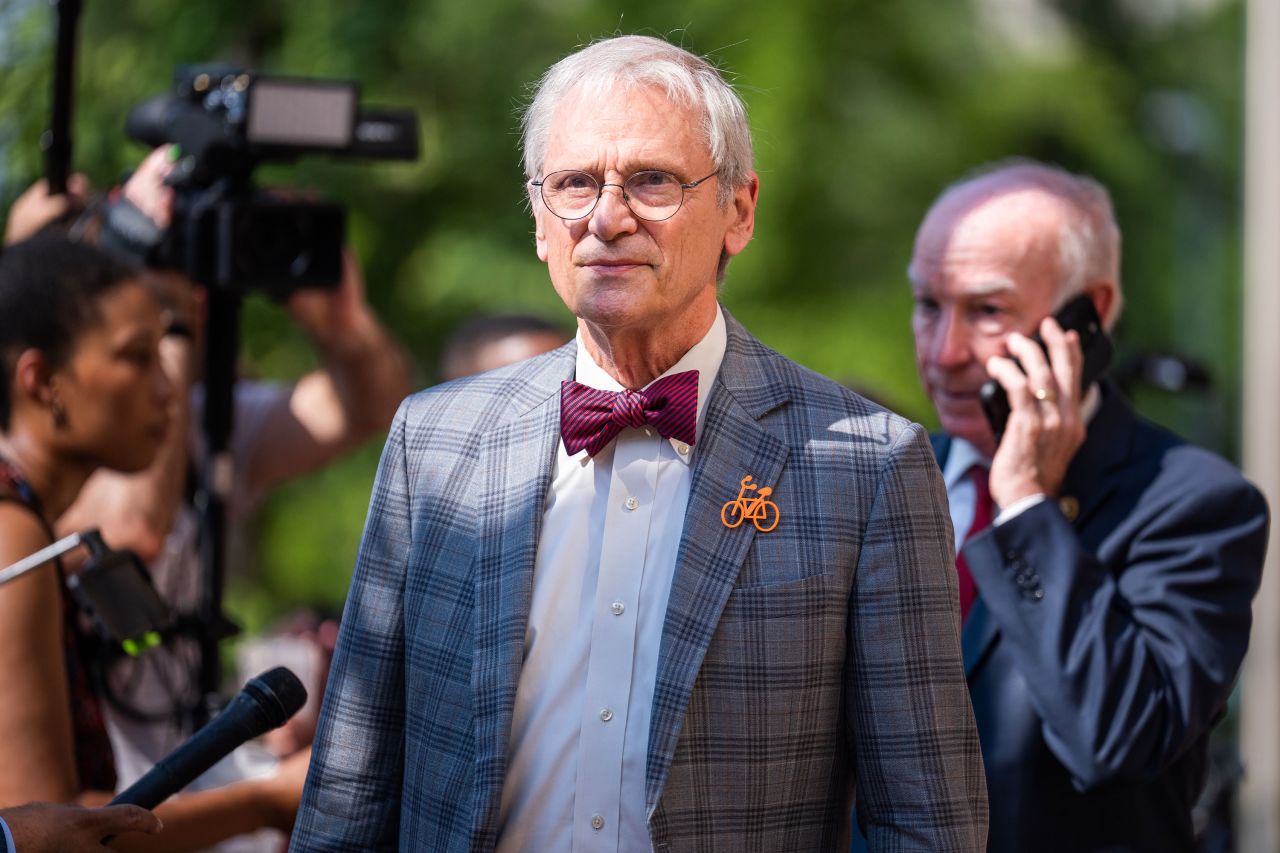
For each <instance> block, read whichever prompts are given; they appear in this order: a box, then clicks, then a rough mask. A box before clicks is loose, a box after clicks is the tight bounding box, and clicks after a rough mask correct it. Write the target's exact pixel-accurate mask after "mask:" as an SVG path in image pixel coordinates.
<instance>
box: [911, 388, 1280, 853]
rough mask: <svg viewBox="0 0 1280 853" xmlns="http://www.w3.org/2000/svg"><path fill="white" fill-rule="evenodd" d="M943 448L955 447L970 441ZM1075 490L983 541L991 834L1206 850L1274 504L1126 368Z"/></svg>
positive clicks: (975, 621)
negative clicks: (1138, 411)
mask: <svg viewBox="0 0 1280 853" xmlns="http://www.w3.org/2000/svg"><path fill="white" fill-rule="evenodd" d="M934 448H935V451H936V452H937V454H938V458H939V461H940V463H941V464H944V465H945V463H946V458H947V454H948V452H949V450H950V439H949V438H948V437H946V436H940V437H937V438H936V439H935V442H934ZM1061 495H1062V498H1061V499H1060V500H1057V501H1052V500H1048V501H1045V502H1044V503H1041V504H1039V505H1038V506H1035V507H1032V508H1031V509H1029V510H1027V511H1026V512H1024V513H1022V514H1021V515H1018V516H1016V517H1014V518H1012V519H1009V520H1008V521H1006V522H1005V523H1002V524H1001V525H1000V526H999V527H994V528H990V529H988V530H987V531H986V532H984V533H982V534H979V535H977V536H975V537H974V538H973V539H971V540H970V541H969V542H967V543H966V544H965V546H964V549H963V550H964V555H965V558H966V560H967V562H968V565H969V568H970V570H971V571H972V572H973V575H974V579H975V581H976V582H977V585H978V590H979V598H978V600H977V602H976V603H975V605H974V608H973V610H972V611H971V612H970V614H969V617H968V619H967V620H966V621H965V624H964V628H963V634H962V642H963V651H964V662H965V674H966V676H967V678H968V682H969V692H970V696H971V698H972V700H973V708H974V714H975V716H976V718H977V722H978V735H979V738H980V740H981V742H982V757H983V762H984V764H985V766H986V773H987V784H988V799H989V802H990V808H991V826H990V832H989V834H988V839H989V840H988V849H989V850H991V851H997V853H1049V851H1070V853H1083V851H1148V850H1149V851H1161V853H1172V851H1183V850H1192V849H1193V833H1192V826H1191V809H1192V806H1193V805H1194V804H1195V801H1196V798H1197V796H1198V795H1199V793H1200V791H1201V789H1202V788H1203V786H1204V782H1205V772H1206V765H1207V748H1208V737H1209V731H1210V729H1211V728H1212V727H1213V725H1214V723H1215V722H1216V721H1217V720H1218V719H1219V718H1220V717H1221V716H1222V713H1223V711H1224V708H1225V706H1226V701H1227V696H1228V694H1229V693H1230V691H1231V688H1232V685H1233V684H1234V683H1235V679H1236V675H1237V673H1238V671H1239V668H1240V662H1241V659H1242V658H1243V657H1244V653H1245V648H1246V646H1247V644H1248V639H1249V626H1250V622H1251V617H1250V604H1251V601H1252V598H1253V595H1254V593H1255V592H1256V591H1257V588H1258V583H1259V581H1260V578H1261V571H1262V561H1263V554H1264V551H1265V547H1266V529H1267V507H1266V503H1265V501H1264V500H1263V498H1262V496H1261V495H1260V494H1259V493H1258V491H1257V490H1256V489H1255V488H1254V487H1253V486H1251V485H1250V484H1249V483H1248V482H1247V481H1245V480H1244V478H1243V477H1241V476H1240V474H1239V472H1237V471H1236V469H1235V468H1233V467H1232V466H1231V465H1229V464H1227V463H1226V462H1225V461H1223V460H1222V459H1220V458H1218V457H1217V456H1215V455H1213V454H1211V453H1208V452H1206V451H1204V450H1201V449H1199V448H1196V447H1193V446H1191V445H1188V444H1186V443H1184V442H1182V441H1181V440H1180V439H1178V438H1177V437H1176V436H1174V435H1172V434H1171V433H1169V432H1167V431H1165V430H1163V429H1160V428H1158V427H1156V426H1154V425H1152V424H1150V423H1148V422H1146V421H1143V420H1141V419H1139V418H1137V417H1136V416H1135V415H1134V413H1133V411H1132V410H1131V409H1130V408H1129V406H1128V404H1127V403H1126V402H1125V401H1124V400H1123V399H1122V398H1121V397H1120V395H1119V393H1118V392H1117V391H1116V390H1115V389H1114V387H1111V386H1104V388H1103V397H1102V402H1101V406H1100V408H1099V410H1098V412H1097V413H1096V415H1095V416H1094V418H1093V419H1092V420H1091V421H1090V424H1089V429H1088V435H1087V437H1086V439H1085V443H1084V445H1083V446H1082V447H1081V449H1080V451H1079V452H1078V453H1077V454H1076V457H1075V458H1074V459H1073V460H1072V463H1071V466H1070V468H1069V470H1068V472H1067V476H1066V480H1065V481H1064V483H1063V486H1062V489H1061ZM1068 516H1072V517H1071V518H1068Z"/></svg>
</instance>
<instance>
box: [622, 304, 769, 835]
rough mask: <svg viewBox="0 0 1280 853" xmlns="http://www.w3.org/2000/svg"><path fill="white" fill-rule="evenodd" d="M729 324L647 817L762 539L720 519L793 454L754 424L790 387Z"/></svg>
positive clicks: (685, 537) (668, 633)
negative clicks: (724, 617)
mask: <svg viewBox="0 0 1280 853" xmlns="http://www.w3.org/2000/svg"><path fill="white" fill-rule="evenodd" d="M725 320H726V323H727V326H728V342H727V345H726V350H725V357H724V361H723V362H722V364H721V366H720V373H719V375H718V376H717V377H716V382H715V384H714V385H713V386H712V390H711V396H710V399H709V400H708V402H707V411H706V416H705V425H704V427H703V431H702V436H701V438H700V439H699V442H698V446H697V450H696V451H695V458H694V462H693V472H692V473H693V482H692V485H691V487H690V493H689V506H688V509H687V511H686V513H685V523H684V532H683V534H682V535H681V539H680V549H679V553H678V555H677V558H676V568H675V577H674V579H673V584H672V588H671V597H670V599H669V601H668V604H667V615H666V621H665V623H664V626H663V631H662V645H661V648H660V650H659V654H658V676H657V683H656V685H655V687H654V696H653V716H652V720H651V723H650V728H649V757H648V764H647V767H646V778H645V782H646V801H647V805H648V808H649V811H650V812H651V813H652V811H653V808H654V807H655V805H656V804H657V801H658V796H659V793H660V792H661V790H662V786H663V783H664V782H665V781H666V777H667V771H668V770H669V769H670V766H671V759H672V756H673V755H674V754H675V747H676V741H677V738H678V736H679V734H680V728H681V725H682V723H683V721H684V716H685V709H686V707H687V706H688V702H689V695H690V693H691V692H692V691H693V685H694V681H695V680H696V678H697V675H698V669H699V667H700V666H701V663H702V658H703V656H704V655H705V653H706V650H707V646H708V645H709V644H710V642H711V638H712V636H713V635H714V634H715V630H716V625H717V624H718V623H719V621H720V613H721V611H723V610H724V606H725V603H726V602H727V601H728V599H729V594H730V592H732V590H733V586H734V582H735V581H736V579H737V577H738V572H739V570H740V569H741V567H742V563H743V561H744V560H745V559H746V555H747V549H748V548H749V547H750V546H751V542H752V541H753V539H754V538H755V535H756V530H755V527H754V526H753V525H751V524H742V525H740V526H738V527H736V528H733V529H730V528H728V527H726V526H725V525H724V524H723V523H722V522H721V519H720V511H721V509H722V508H723V507H724V504H725V502H726V501H729V500H732V499H733V498H735V497H737V495H738V489H739V484H740V483H741V481H742V478H743V477H745V476H747V475H748V474H750V475H751V476H752V477H753V478H754V480H755V482H756V483H758V484H760V485H761V486H766V485H773V484H774V483H776V482H777V481H778V478H779V476H780V475H781V473H782V467H783V464H784V462H785V461H786V458H787V453H788V450H787V447H786V445H785V444H784V443H783V442H782V441H781V440H779V439H778V438H775V437H774V436H773V435H771V434H770V433H768V432H767V431H765V429H764V428H763V427H762V426H761V425H760V424H759V423H758V419H759V418H761V417H763V416H764V415H765V414H766V413H767V412H769V411H772V410H773V409H776V408H778V407H779V406H781V405H784V404H786V403H787V402H788V399H789V397H788V389H787V386H786V385H785V383H783V382H782V380H781V378H780V377H778V376H777V375H776V374H775V373H774V372H773V371H772V370H771V369H770V368H771V363H770V362H771V358H772V356H771V355H770V354H769V353H768V351H767V350H765V349H764V348H763V347H762V346H761V345H760V344H759V343H758V342H757V341H755V339H754V338H752V337H751V336H750V335H749V334H747V332H746V331H745V330H744V329H743V328H742V326H741V325H739V324H738V322H737V321H736V320H734V319H733V317H731V316H730V315H729V313H728V312H727V311H726V312H725ZM782 523H783V524H785V523H786V519H785V518H784V519H783V521H782Z"/></svg>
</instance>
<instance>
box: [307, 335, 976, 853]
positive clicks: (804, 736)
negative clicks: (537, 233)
mask: <svg viewBox="0 0 1280 853" xmlns="http://www.w3.org/2000/svg"><path fill="white" fill-rule="evenodd" d="M726 318H727V319H728V346H727V350H726V353H725V358H724V362H723V365H722V367H721V370H720V374H719V377H718V378H717V380H716V383H715V385H714V387H713V390H712V392H711V396H710V400H709V401H708V405H707V411H706V423H705V426H704V430H703V435H702V438H701V439H700V443H699V445H698V448H697V452H696V457H695V460H694V467H693V472H692V473H693V483H692V491H691V494H690V498H689V507H688V513H687V517H686V521H685V528H684V534H683V537H682V541H681V543H680V550H679V557H678V559H677V565H676V570H675V578H674V585H673V588H672V591H671V598H670V602H669V604H668V608H667V615H666V622H665V626H664V629H663V635H662V644H661V649H660V663H659V668H658V680H657V685H656V691H655V696H654V707H653V720H652V725H651V728H650V733H649V760H648V766H647V800H648V807H649V809H650V819H649V826H650V834H651V838H652V841H653V845H654V849H655V850H656V851H659V853H662V851H695V850H696V851H711V850H732V851H743V850H747V851H799V850H841V849H847V846H848V841H849V813H850V807H851V805H852V801H853V798H854V794H855V790H856V794H857V801H858V813H859V815H860V819H861V820H862V821H863V823H864V828H865V831H866V832H867V833H868V836H869V838H870V842H871V848H872V849H873V850H972V851H977V850H981V849H984V848H985V840H986V821H987V803H986V788H985V782H984V778H983V770H982V759H981V755H980V751H979V745H978V738H977V734H976V732H975V728H974V722H973V713H972V709H971V707H970V705H969V697H968V691H967V689H966V687H965V681H964V673H963V669H962V664H961V656H960V642H959V627H958V615H957V614H958V608H957V604H956V582H955V570H954V562H953V556H952V547H953V546H952V541H953V540H952V534H951V522H950V518H949V516H948V513H947V509H946V497H945V493H944V491H943V487H942V483H941V478H940V476H939V474H938V467H937V464H936V463H935V462H934V457H933V452H932V450H931V449H930V445H929V441H928V438H927V436H926V435H925V433H924V431H923V430H922V429H921V428H920V427H919V426H917V425H914V424H910V423H908V422H906V421H904V420H902V419H901V418H898V417H896V416H895V415H892V414H890V413H888V412H886V411H884V410H883V409H880V408H878V407H876V406H874V405H872V404H871V403H868V402H867V401H866V400H864V399H862V398H861V397H858V396H857V395H855V394H853V393H851V392H849V391H847V390H845V389H843V388H841V387H840V386H838V385H836V384H835V383H833V382H831V381H830V380H828V379H825V378H823V377H821V376H818V375H817V374H815V373H812V372H810V371H808V370H806V369H804V368H802V367H800V366H799V365H796V364H795V363H793V362H791V361H788V360H787V359H785V358H783V357H782V356H780V355H778V354H777V353H775V352H773V351H771V350H769V349H767V348H765V347H764V346H763V345H762V344H760V343H759V342H758V341H757V340H755V339H754V338H753V337H751V336H750V335H749V334H748V333H747V332H746V331H745V330H744V329H743V328H742V326H741V325H739V324H738V323H737V322H736V321H734V320H733V319H732V318H731V317H727V315H726ZM574 366H575V349H574V345H573V344H569V345H567V346H565V347H563V348H561V349H559V350H556V351H555V352H552V353H549V354H547V355H545V356H540V357H538V358H535V359H532V360H530V361H527V362H523V363H521V364H518V365H515V366H513V367H510V368H504V369H502V370H498V371H494V372H491V373H488V374H484V375H481V376H478V377H472V378H469V379H464V380H459V381H457V382H453V383H449V384H446V385H442V386H438V387H435V388H431V389H428V390H426V391H423V392H421V393H419V394H416V395H414V396H412V397H410V398H409V399H408V400H406V401H405V403H404V404H403V405H402V406H401V409H400V412H399V414H398V415H397V417H396V420H395V422H394V424H393V425H392V428H391V434H390V437H389V439H388V441H387V445H386V448H385V450H384V451H383V456H382V462H381V465H380V467H379V471H378V476H377V480H376V483H375V485H374V489H373V497H372V501H371V503H370V508H369V517H368V521H367V524H366V527H365V532H364V537H363V540H362V542H361V545H360V552H359V557H358V559H357V562H356V569H355V576H354V578H353V579H352V584H351V592H350V596H349V598H348V601H347V607H346V613H345V615H344V617H343V623H342V631H341V637H340V640H339V643H338V649H337V653H336V655H335V658H334V662H333V669H332V673H331V675H330V680H329V687H328V692H327V693H326V696H325V701H324V706H323V711H322V713H321V716H320V724H319V732H318V734H317V736H316V744H315V752H314V754H313V756H312V759H311V770H310V774H309V776H308V778H307V785H306V789H305V791H304V794H303V799H302V807H301V810H300V812H299V815H298V819H297V825H296V829H295V833H294V837H293V846H292V848H291V849H292V850H294V851H320V850H325V851H355V850H361V851H363V850H388V849H395V848H396V847H397V846H398V847H399V849H401V850H414V851H417V850H430V851H437V850H439V851H482V850H491V849H493V847H494V845H495V843H496V840H497V835H498V829H499V827H498V807H499V801H500V796H501V792H502V785H503V774H504V771H505V767H506V760H507V737H508V733H509V731H510V728H511V717H512V712H513V707H514V704H515V693H516V682H517V680H518V675H519V672H520V666H521V660H522V655H523V646H524V640H525V625H526V621H527V617H528V611H529V601H530V596H531V590H532V584H533V568H534V558H535V556H536V553H537V543H538V531H539V524H540V522H541V519H542V512H543V504H544V500H545V497H546V494H547V490H548V486H549V483H550V478H551V474H552V467H553V460H554V454H555V450H556V442H557V441H559V414H560V412H559V408H560V402H559V401H560V395H559V392H560V383H561V381H562V380H564V379H569V378H572V376H573V372H574ZM747 474H750V475H752V476H753V477H754V478H755V481H756V482H757V483H759V484H761V485H762V486H763V485H772V486H773V487H774V495H773V499H774V500H775V501H776V503H777V504H778V505H779V507H780V510H781V522H780V523H779V524H778V526H777V528H776V529H775V530H773V531H772V532H770V533H759V532H757V531H756V530H755V528H754V527H753V526H752V525H750V524H743V525H741V526H739V527H737V528H734V529H729V528H727V527H725V526H724V525H723V524H722V522H721V519H720V510H721V507H722V506H723V505H724V503H725V501H728V500H731V499H733V498H735V497H736V496H737V494H738V488H739V482H740V481H741V480H742V478H743V477H744V476H746V475H747Z"/></svg>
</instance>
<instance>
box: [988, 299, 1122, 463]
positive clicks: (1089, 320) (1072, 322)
mask: <svg viewBox="0 0 1280 853" xmlns="http://www.w3.org/2000/svg"><path fill="white" fill-rule="evenodd" d="M1053 318H1054V320H1056V321H1057V323H1058V325H1059V326H1061V327H1062V330H1063V331H1064V332H1071V331H1074V332H1075V333H1076V334H1078V335H1079V336H1080V349H1081V351H1082V353H1083V355H1084V367H1083V369H1082V370H1081V372H1080V388H1079V390H1080V392H1081V393H1083V392H1084V390H1085V389H1087V388H1088V387H1089V386H1090V385H1092V384H1093V383H1094V382H1097V381H1098V379H1100V378H1101V377H1102V374H1103V373H1105V372H1106V369H1107V367H1108V366H1110V364H1111V358H1112V355H1113V354H1114V352H1115V347H1114V345H1113V344H1112V343H1111V338H1110V337H1109V336H1108V335H1107V333H1106V331H1105V330H1104V329H1103V328H1102V320H1101V318H1099V317H1098V311H1097V309H1096V308H1094V306H1093V300H1092V299H1090V298H1089V296H1088V294H1084V293H1082V294H1080V295H1079V296H1077V297H1075V298H1074V299H1072V300H1071V301H1070V302H1068V303H1067V304H1066V305H1064V306H1062V308H1061V309H1060V310H1059V311H1058V313H1056V314H1054V315H1053ZM1031 340H1033V341H1035V342H1036V343H1037V344H1039V345H1040V348H1041V349H1042V350H1044V353H1045V356H1046V357H1048V355H1049V350H1048V348H1047V347H1046V346H1045V343H1044V341H1043V340H1041V338H1040V333H1039V332H1036V333H1035V334H1034V335H1032V336H1031ZM1015 361H1016V359H1015ZM1019 366H1020V365H1019ZM979 396H980V398H981V400H982V410H983V412H985V413H986V416H987V420H988V421H989V422H990V424H991V431H992V432H993V433H995V437H996V443H997V444H999V443H1000V438H1001V436H1003V435H1004V428H1005V425H1006V424H1007V423H1008V421H1009V413H1010V409H1009V395H1008V394H1006V393H1005V390H1004V387H1003V386H1002V385H1001V384H1000V383H999V382H997V381H996V380H994V379H988V380H987V381H986V383H984V384H983V386H982V390H981V391H980V392H979Z"/></svg>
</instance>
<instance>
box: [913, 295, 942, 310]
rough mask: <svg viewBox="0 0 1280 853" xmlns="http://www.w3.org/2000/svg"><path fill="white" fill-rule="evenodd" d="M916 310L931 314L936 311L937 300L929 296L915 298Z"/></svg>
mask: <svg viewBox="0 0 1280 853" xmlns="http://www.w3.org/2000/svg"><path fill="white" fill-rule="evenodd" d="M916 310H917V311H926V312H929V313H933V312H934V311H937V310H938V300H936V299H934V298H933V297H930V296H917V297H916Z"/></svg>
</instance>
